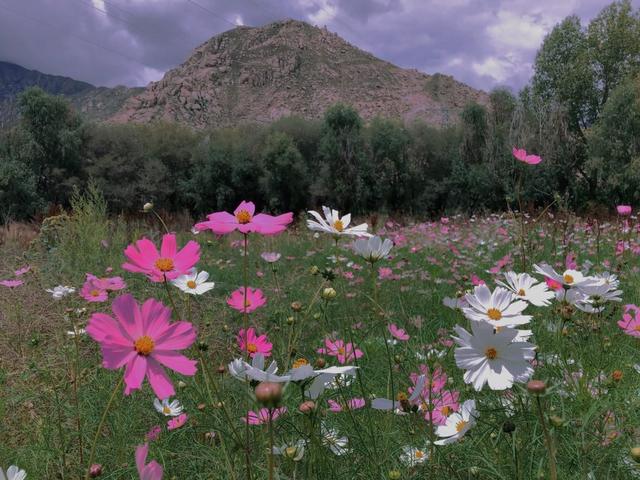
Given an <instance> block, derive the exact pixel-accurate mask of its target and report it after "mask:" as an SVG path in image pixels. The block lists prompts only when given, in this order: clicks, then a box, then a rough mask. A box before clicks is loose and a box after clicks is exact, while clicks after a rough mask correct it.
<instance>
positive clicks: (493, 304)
mask: <svg viewBox="0 0 640 480" xmlns="http://www.w3.org/2000/svg"><path fill="white" fill-rule="evenodd" d="M465 299H466V300H467V303H468V304H469V306H468V307H466V308H463V309H462V311H463V312H464V315H465V316H466V317H467V318H468V319H469V320H478V321H483V322H487V323H490V324H491V325H492V327H513V326H515V325H522V324H525V323H529V320H531V316H530V315H522V311H523V310H524V309H525V308H527V302H524V301H522V300H516V301H513V293H512V292H511V291H509V290H507V289H506V288H502V287H496V288H495V290H494V291H493V293H492V292H491V290H489V287H487V286H486V285H478V286H477V287H475V288H474V289H473V294H470V293H468V294H467V295H466V296H465Z"/></svg>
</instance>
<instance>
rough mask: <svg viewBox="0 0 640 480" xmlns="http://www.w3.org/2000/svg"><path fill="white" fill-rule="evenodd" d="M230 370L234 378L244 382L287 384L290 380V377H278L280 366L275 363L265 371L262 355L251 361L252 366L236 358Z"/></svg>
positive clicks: (229, 367) (257, 355) (256, 355)
mask: <svg viewBox="0 0 640 480" xmlns="http://www.w3.org/2000/svg"><path fill="white" fill-rule="evenodd" d="M228 369H229V373H230V374H231V375H232V376H233V377H235V378H237V379H238V380H242V381H244V382H246V381H249V380H255V381H257V382H274V383H287V382H288V381H289V380H290V378H289V376H288V375H277V372H278V364H277V363H276V362H275V361H272V362H271V363H270V364H269V366H268V367H267V368H266V369H265V368H264V355H263V354H262V353H256V354H255V355H254V356H253V358H252V359H251V364H249V363H247V362H245V361H244V360H242V359H240V358H236V359H235V360H233V361H232V362H231V363H229V365H228Z"/></svg>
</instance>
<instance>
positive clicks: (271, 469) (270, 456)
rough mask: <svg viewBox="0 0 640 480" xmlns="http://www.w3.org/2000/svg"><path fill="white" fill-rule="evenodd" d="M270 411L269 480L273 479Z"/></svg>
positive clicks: (271, 420)
mask: <svg viewBox="0 0 640 480" xmlns="http://www.w3.org/2000/svg"><path fill="white" fill-rule="evenodd" d="M271 415H272V413H271V412H269V480H273V471H274V464H273V419H272V417H271Z"/></svg>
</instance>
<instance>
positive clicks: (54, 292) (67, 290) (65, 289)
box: [45, 285, 76, 300]
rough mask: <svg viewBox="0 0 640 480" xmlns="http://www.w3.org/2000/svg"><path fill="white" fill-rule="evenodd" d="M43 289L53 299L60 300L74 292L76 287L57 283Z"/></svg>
mask: <svg viewBox="0 0 640 480" xmlns="http://www.w3.org/2000/svg"><path fill="white" fill-rule="evenodd" d="M45 291H46V292H48V293H50V294H51V296H52V297H53V298H54V299H55V300H60V299H62V298H64V297H66V296H67V295H69V294H71V293H73V292H75V291H76V289H75V288H73V287H69V286H67V285H58V286H57V287H53V288H47V289H46V290H45Z"/></svg>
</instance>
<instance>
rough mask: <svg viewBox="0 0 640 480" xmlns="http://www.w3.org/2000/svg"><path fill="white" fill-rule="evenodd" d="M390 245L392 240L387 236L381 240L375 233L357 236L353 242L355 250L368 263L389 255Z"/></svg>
mask: <svg viewBox="0 0 640 480" xmlns="http://www.w3.org/2000/svg"><path fill="white" fill-rule="evenodd" d="M392 247H393V242H392V241H391V240H389V239H388V238H385V239H384V240H382V238H380V237H378V236H377V235H376V236H373V237H369V238H359V239H358V240H356V241H355V243H354V244H353V249H354V250H355V252H356V253H357V254H358V255H360V256H361V257H362V258H364V259H365V260H366V261H367V262H370V263H375V262H377V261H378V260H380V259H382V258H385V257H386V256H387V255H389V252H390V251H391V248H392Z"/></svg>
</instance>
